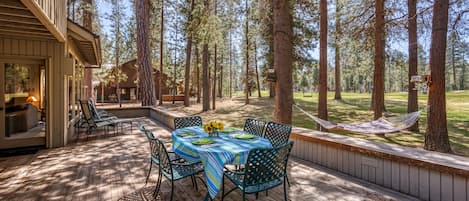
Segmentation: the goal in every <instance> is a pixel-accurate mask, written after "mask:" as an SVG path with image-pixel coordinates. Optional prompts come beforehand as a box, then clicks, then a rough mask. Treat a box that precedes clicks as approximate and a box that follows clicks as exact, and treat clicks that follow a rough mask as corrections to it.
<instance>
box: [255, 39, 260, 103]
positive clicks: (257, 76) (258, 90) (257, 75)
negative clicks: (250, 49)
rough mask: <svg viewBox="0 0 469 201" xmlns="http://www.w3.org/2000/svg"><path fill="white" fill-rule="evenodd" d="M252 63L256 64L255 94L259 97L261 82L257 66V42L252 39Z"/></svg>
mask: <svg viewBox="0 0 469 201" xmlns="http://www.w3.org/2000/svg"><path fill="white" fill-rule="evenodd" d="M254 64H255V65H256V80H257V96H258V97H259V98H260V97H261V83H260V82H259V70H258V66H257V43H256V41H254Z"/></svg>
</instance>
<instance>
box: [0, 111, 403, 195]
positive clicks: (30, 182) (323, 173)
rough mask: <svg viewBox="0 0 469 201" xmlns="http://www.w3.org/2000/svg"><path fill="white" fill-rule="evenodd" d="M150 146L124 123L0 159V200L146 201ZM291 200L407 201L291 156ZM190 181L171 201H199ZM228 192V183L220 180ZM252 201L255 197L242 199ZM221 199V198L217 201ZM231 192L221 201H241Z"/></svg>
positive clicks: (180, 184)
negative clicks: (119, 128)
mask: <svg viewBox="0 0 469 201" xmlns="http://www.w3.org/2000/svg"><path fill="white" fill-rule="evenodd" d="M135 122H139V123H144V124H146V125H149V126H150V129H151V130H152V131H153V132H154V134H155V135H156V136H159V137H161V138H164V139H165V140H170V139H171V138H170V131H169V130H168V129H167V128H165V127H163V126H161V125H160V124H159V123H157V122H154V121H153V120H151V119H149V118H138V119H136V120H135ZM148 155H149V147H148V142H147V139H146V137H145V136H144V135H143V134H142V133H141V132H140V131H139V130H138V129H136V128H135V125H134V129H133V132H130V126H128V125H126V127H125V128H124V132H123V133H119V134H118V135H115V136H113V135H109V136H103V135H101V134H100V133H98V134H97V135H93V136H90V137H89V138H88V139H86V137H85V136H81V138H80V139H79V140H78V142H77V143H73V144H71V145H68V146H66V147H62V148H56V149H48V150H42V151H39V152H38V153H36V154H31V155H23V156H14V157H6V158H0V200H147V199H148V198H149V197H151V196H149V195H150V194H151V192H152V191H153V188H154V184H155V183H156V171H154V170H155V169H154V170H153V172H152V177H151V179H150V181H149V184H148V185H146V186H145V176H146V171H147V170H148ZM288 173H289V178H290V182H291V186H290V187H289V188H288V189H287V190H288V196H289V198H290V200H407V199H411V198H410V197H408V196H405V195H402V194H399V193H396V192H393V191H388V190H386V189H384V188H381V187H379V186H376V185H374V184H370V183H366V182H363V181H359V180H356V179H353V178H351V177H350V176H346V175H343V174H340V173H336V172H334V171H330V170H328V169H326V168H322V167H319V166H317V165H314V164H312V163H309V162H306V161H303V160H300V159H295V158H292V159H291V160H290V162H289V170H288ZM198 182H199V190H198V191H196V190H195V189H194V188H192V183H191V182H190V180H180V181H177V182H176V183H175V185H176V188H175V200H194V201H195V200H197V201H199V200H203V198H204V195H205V194H206V188H205V187H204V186H203V185H202V184H201V183H200V181H198ZM225 182H226V184H227V188H231V187H232V185H231V183H229V182H228V181H227V180H225ZM169 191H170V185H169V183H168V182H167V181H165V180H163V185H162V189H161V192H160V197H159V200H169ZM247 198H248V200H255V196H254V195H251V196H248V197H247ZM219 199H220V194H219V195H218V197H217V200H219ZM240 199H241V194H240V193H239V191H235V192H234V193H231V194H230V195H229V196H227V197H226V199H225V200H228V201H234V200H240ZM258 200H268V201H270V200H272V201H273V200H283V188H282V187H278V188H275V189H273V190H271V191H269V195H268V196H266V195H265V193H260V194H259V199H258Z"/></svg>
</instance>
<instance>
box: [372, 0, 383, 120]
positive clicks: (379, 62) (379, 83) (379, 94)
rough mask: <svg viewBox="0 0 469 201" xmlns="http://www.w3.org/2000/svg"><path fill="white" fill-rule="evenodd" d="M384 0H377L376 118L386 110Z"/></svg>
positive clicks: (374, 84) (374, 83) (374, 88)
mask: <svg viewBox="0 0 469 201" xmlns="http://www.w3.org/2000/svg"><path fill="white" fill-rule="evenodd" d="M384 1H385V0H376V7H375V16H376V22H375V68H374V74H373V101H372V102H373V111H374V118H375V119H378V118H380V117H382V116H383V111H384V69H385V68H384V45H385V39H384V32H385V30H384Z"/></svg>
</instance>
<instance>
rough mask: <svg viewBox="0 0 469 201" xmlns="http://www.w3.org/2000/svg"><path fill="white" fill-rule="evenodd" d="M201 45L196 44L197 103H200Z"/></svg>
mask: <svg viewBox="0 0 469 201" xmlns="http://www.w3.org/2000/svg"><path fill="white" fill-rule="evenodd" d="M199 58H200V55H199V45H198V44H196V45H195V68H196V73H197V75H196V82H197V103H200V67H199Z"/></svg>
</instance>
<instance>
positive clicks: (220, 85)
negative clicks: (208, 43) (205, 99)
mask: <svg viewBox="0 0 469 201" xmlns="http://www.w3.org/2000/svg"><path fill="white" fill-rule="evenodd" d="M223 56H224V51H223V50H222V51H221V64H220V78H219V79H218V97H219V98H222V97H223V63H224V60H223V59H224V58H223Z"/></svg>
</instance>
